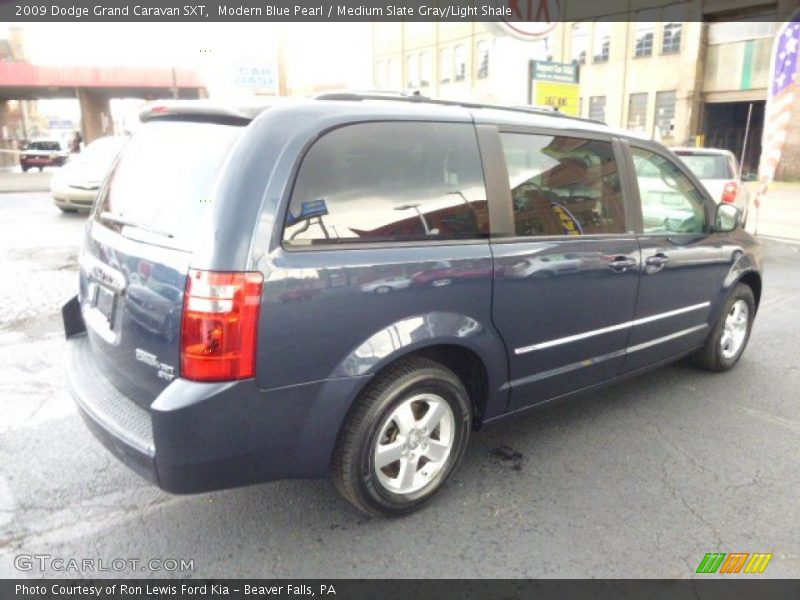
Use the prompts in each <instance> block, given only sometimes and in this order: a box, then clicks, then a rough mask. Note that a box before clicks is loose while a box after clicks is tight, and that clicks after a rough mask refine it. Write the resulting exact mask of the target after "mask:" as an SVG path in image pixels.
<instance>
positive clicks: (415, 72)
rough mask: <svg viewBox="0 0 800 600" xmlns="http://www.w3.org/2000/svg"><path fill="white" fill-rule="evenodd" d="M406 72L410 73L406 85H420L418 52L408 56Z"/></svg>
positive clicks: (411, 86)
mask: <svg viewBox="0 0 800 600" xmlns="http://www.w3.org/2000/svg"><path fill="white" fill-rule="evenodd" d="M406 72H407V73H408V83H407V84H406V87H410V88H413V87H417V85H419V59H418V58H417V55H416V54H409V55H408V56H406Z"/></svg>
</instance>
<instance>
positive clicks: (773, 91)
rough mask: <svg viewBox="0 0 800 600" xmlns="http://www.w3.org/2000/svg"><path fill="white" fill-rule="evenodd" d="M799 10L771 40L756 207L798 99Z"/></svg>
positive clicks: (772, 170)
mask: <svg viewBox="0 0 800 600" xmlns="http://www.w3.org/2000/svg"><path fill="white" fill-rule="evenodd" d="M798 45H800V10H798V11H796V12H795V13H794V14H793V15H792V18H791V19H790V20H789V22H787V23H784V24H783V25H782V26H781V27H780V29H779V30H778V33H777V35H776V37H775V44H774V46H773V51H772V63H771V69H770V81H769V87H768V89H767V106H766V109H765V115H764V133H763V135H762V138H761V160H760V162H759V166H758V183H759V185H758V194H757V195H756V208H759V207H760V205H761V201H762V200H763V199H764V197H765V195H766V192H767V187H768V186H769V184H770V183H771V182H772V179H773V177H775V170H776V169H777V168H778V162H779V161H780V159H781V152H782V151H783V143H784V141H786V128H787V126H788V125H789V121H790V120H791V118H792V112H793V111H792V105H793V103H794V101H795V99H796V98H797V96H798V84H799V83H800V82H798V81H797V77H798V75H797V63H798V53H799V52H800V48H798Z"/></svg>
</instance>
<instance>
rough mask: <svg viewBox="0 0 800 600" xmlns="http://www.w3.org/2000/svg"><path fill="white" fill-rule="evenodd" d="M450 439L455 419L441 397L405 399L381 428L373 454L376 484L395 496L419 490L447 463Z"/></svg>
mask: <svg viewBox="0 0 800 600" xmlns="http://www.w3.org/2000/svg"><path fill="white" fill-rule="evenodd" d="M454 437H455V417H454V416H453V411H452V409H451V408H450V405H449V404H448V403H447V402H446V401H445V399H444V398H442V397H441V396H438V395H436V394H428V393H426V394H417V395H415V396H411V397H409V398H407V399H406V400H404V401H403V402H402V403H401V404H400V405H398V406H397V407H396V408H395V409H394V410H393V411H392V413H391V414H390V415H389V416H388V417H387V418H386V420H385V421H384V422H383V424H382V425H381V429H380V433H379V435H378V441H377V443H376V445H375V451H374V453H373V454H374V461H375V473H376V475H377V477H378V481H379V482H380V483H381V485H382V486H383V487H384V488H386V489H387V490H389V491H390V492H393V493H395V494H412V493H414V492H417V491H419V490H421V489H422V488H424V487H425V486H426V485H428V484H429V483H430V482H431V481H432V480H433V478H434V477H436V475H438V474H439V472H440V471H441V470H442V468H443V467H444V465H445V464H446V463H447V459H448V458H449V457H450V451H451V450H452V447H453V440H454Z"/></svg>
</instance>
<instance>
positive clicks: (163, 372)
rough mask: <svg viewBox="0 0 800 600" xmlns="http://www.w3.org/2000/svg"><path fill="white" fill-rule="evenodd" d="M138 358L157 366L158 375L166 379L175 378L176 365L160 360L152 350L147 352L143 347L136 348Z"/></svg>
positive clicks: (151, 365) (149, 364) (140, 360)
mask: <svg viewBox="0 0 800 600" xmlns="http://www.w3.org/2000/svg"><path fill="white" fill-rule="evenodd" d="M136 360H138V361H139V362H143V363H144V364H146V365H148V366H150V367H155V368H156V369H158V376H159V377H160V378H161V379H166V380H167V381H172V380H173V379H175V367H173V366H172V365H168V364H166V363H162V362H158V357H157V356H156V355H155V354H152V353H151V352H147V351H145V350H142V349H141V348H136Z"/></svg>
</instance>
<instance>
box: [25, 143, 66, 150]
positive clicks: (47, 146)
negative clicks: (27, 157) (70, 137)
mask: <svg viewBox="0 0 800 600" xmlns="http://www.w3.org/2000/svg"><path fill="white" fill-rule="evenodd" d="M28 149H29V150H50V151H56V152H57V151H59V150H61V146H60V145H59V143H58V142H31V145H30V146H29V147H28Z"/></svg>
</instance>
